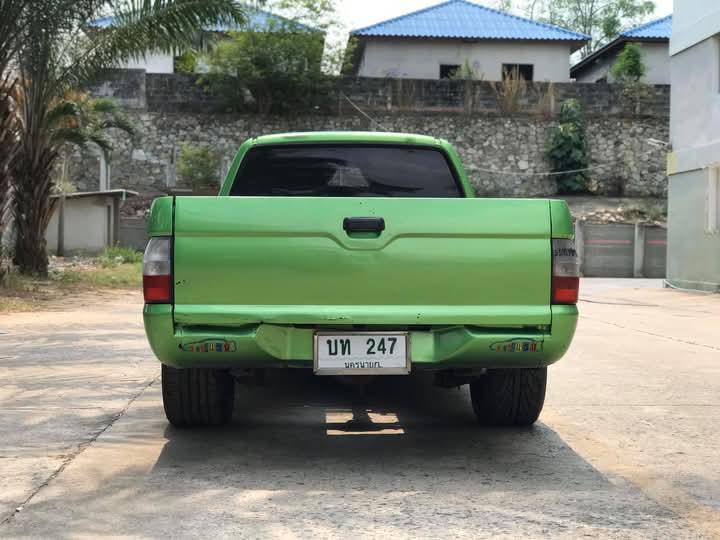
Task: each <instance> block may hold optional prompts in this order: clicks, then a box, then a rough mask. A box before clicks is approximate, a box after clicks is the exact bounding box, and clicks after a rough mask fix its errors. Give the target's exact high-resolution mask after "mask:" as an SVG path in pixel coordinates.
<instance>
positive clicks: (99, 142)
mask: <svg viewBox="0 0 720 540" xmlns="http://www.w3.org/2000/svg"><path fill="white" fill-rule="evenodd" d="M86 136H87V139H88V142H89V143H92V144H94V145H95V146H97V147H98V148H100V151H101V152H102V153H103V155H104V156H105V159H106V160H107V161H110V155H111V153H112V151H113V143H112V139H110V137H108V136H107V135H105V134H104V133H101V132H98V131H94V132H92V133H88V134H87V135H86Z"/></svg>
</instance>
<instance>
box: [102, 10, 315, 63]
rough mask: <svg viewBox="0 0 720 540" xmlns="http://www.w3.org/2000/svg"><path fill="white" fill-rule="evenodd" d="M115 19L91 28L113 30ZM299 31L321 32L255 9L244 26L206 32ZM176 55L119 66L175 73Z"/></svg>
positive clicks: (153, 56)
mask: <svg viewBox="0 0 720 540" xmlns="http://www.w3.org/2000/svg"><path fill="white" fill-rule="evenodd" d="M114 22H115V20H114V18H113V17H102V18H100V19H96V20H95V21H93V22H92V23H90V25H89V27H90V28H92V29H95V30H98V31H102V30H103V29H106V28H111V27H112V26H113V24H114ZM288 28H292V29H297V30H300V31H303V32H319V30H317V29H316V28H312V27H310V26H307V25H304V24H301V23H299V22H297V21H293V20H290V19H286V18H285V17H282V16H280V15H276V14H274V13H270V12H268V11H265V10H262V9H257V8H253V9H251V10H250V11H249V12H248V17H247V21H246V22H245V24H243V25H242V26H229V25H224V24H218V25H215V26H213V27H212V28H206V29H205V31H206V32H208V33H210V34H216V35H218V34H219V35H223V34H229V33H230V32H268V31H273V30H274V29H288ZM175 56H176V55H175V54H172V53H169V52H159V51H155V52H153V51H148V52H147V53H146V54H145V55H143V56H141V57H139V58H136V59H133V60H131V61H129V62H126V63H125V64H123V65H121V66H119V68H120V69H142V70H145V72H147V73H175Z"/></svg>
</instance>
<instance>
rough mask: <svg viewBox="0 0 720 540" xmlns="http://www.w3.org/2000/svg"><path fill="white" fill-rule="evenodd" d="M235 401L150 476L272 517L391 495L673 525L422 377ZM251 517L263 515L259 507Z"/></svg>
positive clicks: (545, 437)
mask: <svg viewBox="0 0 720 540" xmlns="http://www.w3.org/2000/svg"><path fill="white" fill-rule="evenodd" d="M237 394H238V399H237V400H236V409H235V416H234V421H233V424H232V425H231V426H229V427H226V428H223V429H206V430H178V429H175V428H172V427H168V428H167V429H166V431H165V436H166V438H167V443H166V444H165V446H164V448H163V449H162V452H161V454H160V456H159V457H158V460H157V462H156V464H155V467H154V470H153V474H160V475H164V474H167V473H168V471H172V470H177V469H179V468H182V469H183V477H184V481H185V482H200V483H202V484H204V485H207V486H208V487H209V486H210V484H211V483H212V481H211V480H209V479H212V478H215V479H218V478H221V479H222V480H221V482H222V484H223V485H225V486H226V487H227V486H230V485H231V486H233V489H234V490H242V491H244V492H254V493H265V494H272V495H268V496H269V497H270V498H271V502H270V503H269V504H270V505H271V506H272V507H275V508H278V509H279V511H282V512H285V511H287V510H288V509H289V508H293V507H296V506H298V505H299V506H298V509H297V510H295V511H297V512H300V509H299V508H304V510H303V511H302V512H303V515H305V516H312V515H315V514H317V515H316V517H317V518H318V519H321V518H322V517H321V516H322V511H321V509H322V508H323V507H325V508H327V506H328V504H330V505H331V506H332V505H333V504H335V506H338V505H339V506H341V507H343V508H346V509H347V511H357V512H360V513H363V512H367V513H368V517H370V515H371V514H372V511H371V509H370V508H371V507H374V508H376V509H377V508H381V509H382V508H383V506H384V505H386V504H393V503H392V502H390V501H393V500H396V499H397V497H398V495H399V494H405V495H404V498H403V502H402V503H401V505H402V506H403V508H405V507H407V505H411V504H414V505H417V507H415V508H413V510H412V511H411V513H413V514H418V515H421V514H422V507H424V508H426V510H427V511H435V510H437V509H438V508H436V507H435V506H434V505H435V504H437V503H438V501H443V502H442V503H440V504H441V506H445V507H446V508H445V510H446V511H447V512H449V514H448V515H449V516H451V517H452V516H454V517H453V519H455V518H459V517H460V516H461V515H466V514H467V512H469V511H470V508H472V507H475V506H477V505H485V504H488V505H490V507H491V512H495V513H496V514H497V515H498V516H499V515H501V514H504V513H505V512H510V513H511V514H513V515H515V516H516V519H521V520H522V519H530V520H531V521H532V520H538V521H539V522H545V523H547V524H552V523H554V522H556V521H558V522H559V521H564V522H565V521H567V520H568V519H569V520H570V522H574V525H575V526H600V527H610V528H618V527H620V528H622V527H623V526H624V525H623V521H624V520H627V519H630V520H631V521H633V522H634V523H636V524H637V525H638V526H640V527H642V526H643V524H644V523H647V524H648V526H651V525H652V523H655V524H657V522H658V520H660V521H662V520H664V519H669V518H670V516H669V514H668V513H667V512H666V511H665V510H664V509H661V508H659V507H658V506H657V505H656V504H655V503H653V502H652V501H649V500H647V499H645V497H644V496H642V495H641V494H639V493H637V492H636V491H635V490H634V489H632V488H631V487H630V486H618V485H616V484H614V483H612V482H610V481H608V479H607V478H606V477H605V476H604V475H603V474H602V473H600V472H599V471H597V470H596V469H595V468H594V467H593V466H592V465H591V464H590V463H588V462H587V461H586V460H584V459H583V458H582V457H581V456H579V455H578V454H577V453H576V452H575V451H574V450H573V449H572V448H570V447H569V446H568V445H567V444H566V443H565V442H564V441H563V440H562V438H561V437H560V436H559V435H558V434H557V433H556V432H555V431H553V430H552V429H550V428H549V427H547V426H545V425H544V424H542V422H539V423H538V424H537V425H536V426H534V427H532V428H513V429H500V428H498V429H489V428H481V427H479V426H478V425H477V422H476V420H475V417H474V414H473V412H472V408H471V405H470V400H469V395H468V392H467V389H466V387H464V388H463V389H461V390H456V389H453V390H448V389H440V388H434V387H432V385H431V384H430V380H429V378H428V377H427V376H422V375H419V376H413V377H410V378H387V379H383V380H381V381H378V382H376V383H375V384H372V385H370V386H369V387H368V388H367V389H366V391H365V392H361V391H360V390H359V389H358V388H354V387H352V386H347V385H343V384H340V383H338V382H337V381H334V380H328V379H318V378H312V377H308V376H305V375H304V374H291V375H290V376H289V377H285V378H284V379H283V380H281V381H277V382H276V384H274V385H272V386H269V387H265V388H245V387H242V386H240V387H239V388H238V392H237ZM219 471H221V472H219ZM218 475H220V476H218ZM508 493H515V494H516V495H517V496H516V497H513V496H511V497H510V499H511V500H512V501H513V502H512V504H511V506H512V510H509V509H507V508H502V504H501V503H499V501H500V499H502V498H503V497H505V500H508V499H507V496H508ZM375 497H377V499H375V500H373V502H371V503H369V502H368V498H370V499H373V498H375ZM300 501H302V502H300ZM330 501H335V502H334V503H332V502H330ZM411 501H414V502H411ZM495 501H497V502H498V503H499V505H498V506H494V504H495ZM266 503H267V501H266ZM368 505H369V506H368ZM454 505H457V506H454ZM537 505H542V507H543V510H542V512H543V515H542V517H539V516H538V515H537V514H536V509H535V508H536V507H537ZM568 505H570V506H571V507H572V510H569V508H568ZM250 507H252V508H254V510H251V511H257V512H265V511H266V510H267V506H263V504H262V503H261V502H260V501H258V502H253V503H251V504H250ZM455 514H457V515H455ZM530 514H532V515H533V517H532V518H531V517H529V516H530ZM298 515H300V514H298ZM523 516H525V517H523ZM466 517H467V516H466ZM506 518H507V516H506Z"/></svg>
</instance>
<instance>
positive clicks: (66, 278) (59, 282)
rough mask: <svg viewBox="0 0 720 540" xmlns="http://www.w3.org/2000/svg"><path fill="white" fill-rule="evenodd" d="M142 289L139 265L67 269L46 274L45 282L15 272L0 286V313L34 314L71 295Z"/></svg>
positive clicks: (128, 264)
mask: <svg viewBox="0 0 720 540" xmlns="http://www.w3.org/2000/svg"><path fill="white" fill-rule="evenodd" d="M141 288H142V263H139V262H134V263H120V262H117V263H115V264H113V265H111V266H103V264H102V262H101V261H100V260H99V259H98V260H96V261H95V263H94V264H92V263H91V264H89V265H85V266H69V267H65V268H61V269H58V270H55V271H53V272H51V273H50V276H49V278H37V277H30V276H23V275H20V274H18V273H15V272H10V273H9V274H7V275H5V276H4V278H3V279H2V282H0V313H2V312H18V311H34V310H37V309H41V308H42V306H43V305H46V304H47V303H48V302H50V301H53V300H61V299H62V297H63V296H65V295H67V294H71V293H72V292H73V291H83V292H84V291H87V290H88V289H135V290H140V289H141Z"/></svg>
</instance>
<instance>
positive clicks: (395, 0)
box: [336, 0, 672, 31]
mask: <svg viewBox="0 0 720 540" xmlns="http://www.w3.org/2000/svg"><path fill="white" fill-rule="evenodd" d="M336 1H337V3H336V5H337V11H338V15H339V16H340V20H341V22H342V24H343V26H344V27H345V30H348V31H349V30H353V29H357V28H363V27H365V26H369V25H371V24H375V23H377V22H380V21H384V20H387V19H391V18H393V17H397V16H399V15H404V14H405V13H410V12H411V11H416V10H418V9H422V8H425V7H428V6H432V5H435V4H439V3H441V2H442V0H336ZM474 1H475V3H477V4H482V5H487V6H491V7H492V5H493V4H494V2H492V0H485V1H483V0H474ZM655 5H656V9H655V15H653V17H652V18H656V17H664V16H665V15H669V14H670V13H672V0H655Z"/></svg>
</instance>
